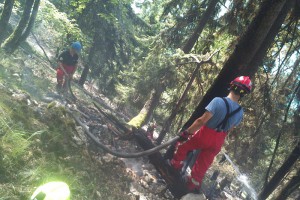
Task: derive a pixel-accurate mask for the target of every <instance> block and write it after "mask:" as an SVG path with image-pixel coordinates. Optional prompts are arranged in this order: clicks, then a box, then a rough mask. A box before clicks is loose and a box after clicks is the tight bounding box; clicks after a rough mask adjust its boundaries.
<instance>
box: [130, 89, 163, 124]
mask: <svg viewBox="0 0 300 200" xmlns="http://www.w3.org/2000/svg"><path fill="white" fill-rule="evenodd" d="M163 91H164V88H163V86H157V87H156V88H155V89H152V91H151V93H150V98H149V99H148V100H147V101H146V103H145V104H144V107H143V108H142V110H141V111H140V112H139V114H138V115H137V116H135V117H134V118H132V119H131V120H130V121H129V122H128V124H129V125H131V126H134V127H136V128H140V127H142V126H143V125H145V124H146V123H148V122H149V120H150V118H151V116H152V114H153V111H154V109H155V108H156V106H157V105H158V103H159V99H160V96H161V94H162V92H163Z"/></svg>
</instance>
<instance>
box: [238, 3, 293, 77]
mask: <svg viewBox="0 0 300 200" xmlns="http://www.w3.org/2000/svg"><path fill="white" fill-rule="evenodd" d="M294 5H295V1H294V0H289V1H286V3H285V5H284V6H283V8H282V10H281V11H280V13H279V15H278V17H277V19H276V20H275V22H274V24H273V25H272V27H271V28H270V30H269V32H268V34H267V36H266V38H265V40H264V41H263V43H262V44H261V46H260V48H259V49H258V51H257V52H256V54H255V56H254V57H253V58H252V60H251V62H250V63H249V64H248V66H251V67H247V68H245V69H244V70H243V71H242V74H247V75H248V76H250V77H253V76H254V74H255V73H256V71H257V69H258V67H259V65H262V60H263V58H264V57H265V55H266V53H267V51H268V49H269V48H270V46H271V45H272V43H273V41H274V39H275V37H276V35H277V34H278V32H279V31H280V28H281V25H282V24H283V22H284V20H285V18H286V16H287V14H288V12H289V11H290V10H291V9H292V8H293V7H294Z"/></svg>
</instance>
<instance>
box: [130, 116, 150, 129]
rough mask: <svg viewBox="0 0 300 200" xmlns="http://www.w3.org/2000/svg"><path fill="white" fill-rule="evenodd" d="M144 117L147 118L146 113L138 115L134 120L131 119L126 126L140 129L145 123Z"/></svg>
mask: <svg viewBox="0 0 300 200" xmlns="http://www.w3.org/2000/svg"><path fill="white" fill-rule="evenodd" d="M146 117H147V114H146V113H140V114H138V115H137V116H135V117H134V118H132V119H131V120H130V121H129V122H128V125H130V126H133V127H135V128H141V126H142V125H143V124H144V123H145V120H146Z"/></svg>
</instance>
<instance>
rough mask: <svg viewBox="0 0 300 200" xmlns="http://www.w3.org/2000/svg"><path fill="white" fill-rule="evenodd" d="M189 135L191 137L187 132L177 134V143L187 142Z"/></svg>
mask: <svg viewBox="0 0 300 200" xmlns="http://www.w3.org/2000/svg"><path fill="white" fill-rule="evenodd" d="M190 135H191V134H190V133H189V132H188V131H187V130H185V131H182V132H180V134H179V139H178V141H180V142H183V141H187V140H188V139H189V136H190Z"/></svg>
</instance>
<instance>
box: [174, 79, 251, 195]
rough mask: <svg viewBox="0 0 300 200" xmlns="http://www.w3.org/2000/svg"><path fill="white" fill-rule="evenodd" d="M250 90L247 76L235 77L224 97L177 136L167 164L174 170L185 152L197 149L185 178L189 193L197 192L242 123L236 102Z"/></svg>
mask: <svg viewBox="0 0 300 200" xmlns="http://www.w3.org/2000/svg"><path fill="white" fill-rule="evenodd" d="M251 89H252V84H251V80H250V78H249V77H248V76H240V77H237V78H236V79H234V80H233V81H231V83H230V88H229V94H228V96H227V97H224V98H220V97H216V98H214V99H213V100H212V101H211V102H210V103H209V104H208V105H207V106H206V108H205V109H206V112H205V113H204V114H203V115H202V116H201V117H199V118H198V119H196V120H195V121H194V123H193V124H192V125H191V126H190V127H189V128H188V129H186V130H185V131H183V132H181V133H180V139H179V141H178V142H177V144H176V149H175V152H174V155H173V158H172V159H171V160H170V161H169V164H170V165H171V166H172V167H173V168H175V169H176V170H180V169H181V168H182V167H183V161H184V160H185V158H186V156H187V153H188V152H190V151H193V150H195V149H200V154H199V155H198V157H197V160H196V162H195V164H194V166H193V167H192V171H191V176H188V177H186V181H187V189H188V190H189V191H191V192H194V191H199V189H200V186H201V182H202V179H203V177H204V175H205V173H206V171H207V170H208V168H209V167H210V165H211V164H212V162H213V160H214V158H215V156H216V155H217V154H218V153H219V152H220V150H221V147H222V145H223V143H224V140H225V137H226V135H227V133H228V132H229V131H230V130H232V129H233V128H234V127H235V126H237V125H239V124H240V122H241V121H242V118H243V109H241V106H240V105H239V104H238V101H239V100H240V99H241V97H243V96H244V95H245V94H248V93H250V91H251Z"/></svg>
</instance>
